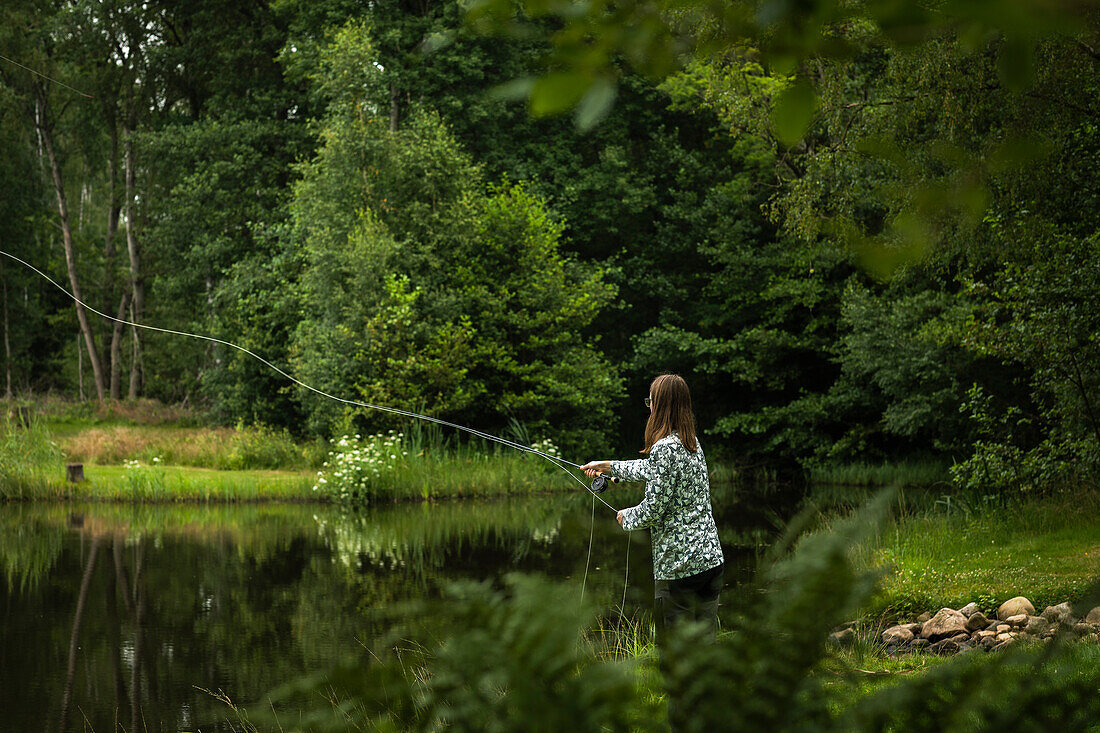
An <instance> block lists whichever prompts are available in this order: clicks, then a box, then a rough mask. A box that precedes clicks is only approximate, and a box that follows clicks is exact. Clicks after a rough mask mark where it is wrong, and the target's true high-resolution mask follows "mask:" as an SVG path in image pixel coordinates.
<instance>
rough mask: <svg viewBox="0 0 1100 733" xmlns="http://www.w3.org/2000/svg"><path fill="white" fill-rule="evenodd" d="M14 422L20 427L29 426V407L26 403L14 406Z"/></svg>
mask: <svg viewBox="0 0 1100 733" xmlns="http://www.w3.org/2000/svg"><path fill="white" fill-rule="evenodd" d="M15 424H16V425H18V426H19V427H21V428H29V427H30V426H31V408H29V407H27V406H26V405H19V406H18V407H16V408H15Z"/></svg>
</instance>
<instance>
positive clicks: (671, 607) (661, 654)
mask: <svg viewBox="0 0 1100 733" xmlns="http://www.w3.org/2000/svg"><path fill="white" fill-rule="evenodd" d="M725 569H726V566H725V565H724V564H722V565H719V566H718V567H715V568H711V569H710V570H704V571H703V572H701V573H697V574H695V575H689V576H688V577H686V578H677V579H676V580H654V581H653V623H654V626H655V627H656V630H657V654H658V665H659V666H660V668H661V672H662V673H663V674H664V675H665V678H666V680H667V679H668V675H669V671H670V670H669V665H670V663H671V660H670V659H669V655H668V644H667V640H668V634H669V632H670V631H671V630H672V627H673V626H675V625H676V624H678V623H681V622H683V621H696V622H702V623H705V624H707V626H708V627H709V630H710V638H711V639H713V638H714V636H715V634H716V633H717V632H718V594H719V593H720V592H721V591H722V575H723V573H724V571H725ZM676 698H677V692H676V690H675V689H669V695H668V724H669V727H670V728H671V729H672V730H673V731H676V730H678V729H680V728H681V727H682V725H681V721H680V720H679V715H678V714H679V711H680V706H679V705H677V701H676Z"/></svg>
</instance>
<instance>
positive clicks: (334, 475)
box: [313, 430, 409, 501]
mask: <svg viewBox="0 0 1100 733" xmlns="http://www.w3.org/2000/svg"><path fill="white" fill-rule="evenodd" d="M404 437H405V436H404V434H403V433H397V432H395V431H393V430H391V431H390V432H389V433H388V434H383V433H378V434H376V435H368V436H367V437H366V438H362V439H361V438H360V437H359V434H358V433H357V434H355V435H343V436H340V438H338V439H335V440H333V450H331V451H330V452H329V454H328V460H327V461H325V463H324V467H323V469H322V470H321V471H319V472H318V474H317V483H316V484H314V486H313V490H314V491H316V492H318V493H319V494H320V495H321V496H325V497H330V498H333V499H338V500H341V501H374V500H378V499H380V498H390V497H383V496H381V495H379V492H378V491H377V489H378V487H379V479H380V478H381V477H382V476H383V475H386V476H387V477H388V475H389V474H391V473H392V472H393V471H394V470H395V469H396V468H397V466H398V464H400V463H404V462H405V459H406V458H407V457H408V455H409V452H408V451H407V450H406V446H405V444H404V442H403V438H404ZM324 469H327V470H324Z"/></svg>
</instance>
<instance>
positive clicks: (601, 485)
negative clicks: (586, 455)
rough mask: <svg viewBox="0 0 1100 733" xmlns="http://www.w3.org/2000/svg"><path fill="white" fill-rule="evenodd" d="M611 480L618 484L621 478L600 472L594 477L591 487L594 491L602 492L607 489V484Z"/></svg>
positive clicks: (595, 492)
mask: <svg viewBox="0 0 1100 733" xmlns="http://www.w3.org/2000/svg"><path fill="white" fill-rule="evenodd" d="M609 482H610V483H613V484H617V483H619V479H617V478H615V477H614V476H607V475H605V474H602V473H601V474H599V475H598V476H596V478H594V479H592V486H591V487H590V488H591V490H592V493H593V494H602V493H603V492H605V491H607V484H608V483H609Z"/></svg>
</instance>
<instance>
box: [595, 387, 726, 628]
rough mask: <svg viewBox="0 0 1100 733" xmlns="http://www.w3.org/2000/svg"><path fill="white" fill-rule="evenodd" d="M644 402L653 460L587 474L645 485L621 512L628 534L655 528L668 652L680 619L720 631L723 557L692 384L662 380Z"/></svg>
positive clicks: (660, 617)
mask: <svg viewBox="0 0 1100 733" xmlns="http://www.w3.org/2000/svg"><path fill="white" fill-rule="evenodd" d="M645 404H646V407H648V408H649V411H650V412H649V421H648V422H647V423H646V427H645V448H644V449H643V450H642V453H647V454H648V457H646V458H640V459H637V460H633V461H590V462H588V463H586V464H585V465H583V466H581V469H582V470H583V471H584V472H585V473H586V474H588V475H589V476H591V477H595V476H597V475H600V474H609V475H611V476H613V477H615V478H618V479H621V480H623V481H645V498H644V499H643V500H642V502H641V503H640V504H638V505H637V506H633V507H629V508H627V509H622V510H620V511H619V512H618V515H617V519H618V521H619V524H621V525H622V527H623V529H624V530H627V531H630V530H636V529H645V528H649V530H650V534H651V539H652V543H653V597H654V601H653V606H654V609H653V610H654V614H653V616H654V624H655V626H656V628H657V643H658V647H662V646H663V645H664V638H665V635H666V634H667V632H668V630H669V629H670V628H671V627H672V625H673V624H675V623H677V622H679V621H681V620H694V621H702V622H705V623H707V624H709V625H710V627H711V629H712V630H714V629H717V625H718V594H719V593H720V591H721V590H722V574H723V569H724V558H723V556H722V546H721V544H720V543H719V541H718V529H717V527H716V526H715V523H714V513H713V511H712V510H711V504H710V479H709V478H708V476H707V462H706V459H705V458H704V457H703V447H702V446H701V445H699V439H698V438H697V437H696V435H695V415H694V413H693V412H692V409H691V393H690V392H689V391H688V386H687V383H686V382H685V381H684V380H683V378H681V377H680V376H678V375H675V374H662V375H661V376H659V377H657V378H656V379H654V380H653V384H651V385H650V387H649V397H647V398H646V400H645Z"/></svg>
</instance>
